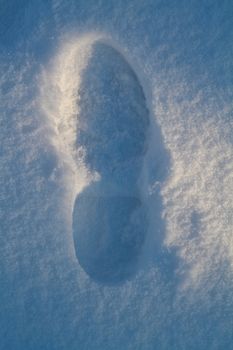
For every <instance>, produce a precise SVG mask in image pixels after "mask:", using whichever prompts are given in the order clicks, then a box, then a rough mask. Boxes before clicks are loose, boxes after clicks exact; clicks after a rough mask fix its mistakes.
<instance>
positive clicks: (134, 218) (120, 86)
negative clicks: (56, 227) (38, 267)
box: [73, 40, 150, 284]
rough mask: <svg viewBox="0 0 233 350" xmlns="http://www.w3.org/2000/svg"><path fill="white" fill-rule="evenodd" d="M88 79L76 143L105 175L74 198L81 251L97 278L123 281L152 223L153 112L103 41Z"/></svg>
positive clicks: (83, 88) (94, 169)
mask: <svg viewBox="0 0 233 350" xmlns="http://www.w3.org/2000/svg"><path fill="white" fill-rule="evenodd" d="M81 78H82V81H81V86H80V88H79V115H78V128H77V129H78V130H77V140H76V147H77V149H82V150H84V162H85V165H86V167H87V168H88V169H89V171H90V172H93V173H98V174H99V180H98V181H97V182H94V183H91V184H90V185H89V186H88V187H86V188H85V189H84V190H83V191H82V192H81V193H80V194H79V195H78V196H77V198H76V200H75V204H74V209H73V238H74V245H75V252H76V256H77V259H78V261H79V263H80V265H81V266H82V267H83V269H84V270H85V271H86V273H87V274H88V275H89V276H90V277H91V278H92V279H94V280H95V281H97V282H102V283H106V284H115V283H121V282H124V281H125V280H127V279H130V278H131V276H133V275H134V273H135V272H136V271H137V265H138V260H139V257H140V254H141V251H142V246H143V243H144V241H145V238H146V234H147V229H148V223H147V222H148V220H147V212H146V209H145V205H144V203H143V198H142V192H141V188H140V187H141V186H140V185H139V180H140V176H141V173H142V169H143V163H144V156H145V153H146V151H147V139H148V130H149V126H150V119H149V111H148V109H147V106H146V100H145V95H144V92H143V89H142V86H141V84H140V82H139V80H138V77H137V76H136V74H135V72H134V71H133V69H132V68H131V66H130V65H129V63H128V62H127V61H126V60H125V58H124V57H123V56H122V55H121V53H119V52H118V51H117V50H116V49H115V48H113V47H112V46H110V45H109V44H106V43H104V42H102V41H101V40H99V41H96V42H95V43H94V44H93V46H92V54H91V57H90V58H89V61H88V64H87V66H86V69H85V70H84V72H83V74H82V77H81Z"/></svg>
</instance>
